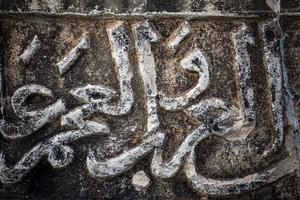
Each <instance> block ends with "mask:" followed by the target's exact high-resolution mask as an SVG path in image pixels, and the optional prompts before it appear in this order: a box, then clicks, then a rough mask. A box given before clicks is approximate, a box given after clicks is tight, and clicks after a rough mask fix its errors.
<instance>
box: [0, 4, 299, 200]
mask: <svg viewBox="0 0 300 200" xmlns="http://www.w3.org/2000/svg"><path fill="white" fill-rule="evenodd" d="M278 3H279V2H278V1H275V0H274V1H272V0H267V1H264V0H229V1H223V0H169V1H167V0H165V1H164V0H126V1H124V0H122V1H121V0H89V1H79V0H57V1H55V0H26V1H18V0H11V1H7V0H0V11H1V14H0V58H1V60H0V62H1V67H2V71H1V73H2V75H1V76H2V79H1V80H2V81H1V84H2V85H1V86H2V90H1V92H0V98H1V99H2V100H1V101H0V103H2V102H3V105H0V106H3V107H4V108H3V116H1V119H0V120H3V117H4V118H5V120H6V121H7V122H9V123H11V124H12V127H8V128H6V129H3V128H2V126H4V125H3V124H0V126H1V129H2V130H1V131H7V132H6V133H8V135H13V134H14V131H17V130H16V127H17V125H18V127H19V125H20V127H22V130H23V129H24V130H26V131H27V132H26V134H25V133H24V134H23V135H22V137H19V138H17V139H14V138H9V137H7V136H5V134H3V132H2V134H1V137H0V152H2V153H3V155H5V161H6V165H7V166H8V167H11V168H13V167H14V166H22V167H23V168H24V171H26V170H27V169H26V170H25V168H26V166H27V164H26V165H16V163H18V162H21V161H20V160H21V158H22V157H24V156H25V157H26V156H27V157H30V156H31V157H32V158H33V160H34V161H33V162H31V161H28V162H24V163H31V164H30V165H31V167H30V168H29V170H28V172H27V171H26V173H25V172H24V171H22V170H23V168H22V170H20V171H18V172H17V173H15V174H14V172H11V173H9V172H8V171H9V170H7V169H5V168H3V166H4V165H3V163H2V160H3V158H1V163H0V178H1V181H0V199H46V200H48V199H243V200H244V199H245V200H250V199H291V200H298V199H300V176H299V157H300V155H298V156H297V153H298V154H299V151H297V147H298V148H300V138H299V137H298V130H297V126H298V121H297V116H298V118H299V117H300V102H299V101H300V84H299V78H300V70H299V69H300V58H299V55H300V43H299V41H300V17H299V12H300V3H299V2H298V1H297V0H285V1H284V0H283V1H282V2H281V9H279V7H278V6H279V4H278ZM30 13H33V14H30ZM49 14H51V15H49ZM273 20H275V21H273ZM276 20H278V23H277V22H276ZM147 22H148V23H149V25H150V28H151V30H150V29H148V28H149V27H147ZM183 23H188V26H189V28H190V32H189V33H188V34H186V35H184V36H182V38H183V39H182V41H180V42H179V44H178V47H177V49H172V48H169V47H168V45H169V43H170V40H172V39H174V38H175V36H176V35H178V33H179V32H180V31H179V30H180V27H181V26H182V24H183ZM114 28H116V29H114ZM243 28H244V29H243ZM241 30H242V31H241ZM243 30H245V32H243ZM281 30H282V31H283V32H282V33H281V32H280V31H281ZM152 31H153V32H152ZM239 31H240V32H239ZM236 33H241V34H240V35H239V34H236ZM110 34H111V35H110ZM155 34H157V35H156V36H160V37H157V38H156V37H155ZM244 34H245V35H244ZM34 38H36V39H35V40H34ZM37 38H38V39H37ZM179 38H180V37H179ZM249 38H253V41H248V42H247V41H246V40H250V39H249ZM283 39H284V40H283ZM151 40H152V42H151V43H147V42H148V41H151ZM155 40H157V41H156V42H155ZM244 44H246V46H243V45H244ZM114 45H115V46H114ZM147 45H151V48H150V49H147V47H149V46H147ZM25 49H27V51H26V50H25ZM195 49H198V50H201V52H202V53H203V56H204V58H205V60H206V62H207V65H208V72H209V84H208V85H207V86H205V88H204V89H203V90H201V92H200V94H199V95H196V97H189V98H187V99H188V100H187V101H188V103H187V105H183V106H182V107H183V108H179V109H176V110H175V111H172V109H163V106H162V105H159V104H162V103H161V102H160V100H161V98H162V95H165V96H168V97H177V96H184V95H186V94H187V92H186V91H189V90H190V89H191V88H193V87H196V86H197V81H198V79H199V77H201V76H203V73H204V72H203V71H205V69H204V68H202V69H200V70H199V71H197V70H187V69H184V68H182V67H183V66H182V65H183V64H182V63H181V61H182V60H184V59H185V58H187V57H188V56H189V55H192V53H191V52H193V50H195ZM24 50H25V51H24ZM139 50H141V51H140V52H143V51H145V52H147V53H146V54H138V52H139ZM148 50H149V51H148ZM24 52H25V53H24ZM149 52H152V54H151V53H149ZM21 55H23V56H21ZM24 55H25V56H24ZM143 56H144V57H143ZM151 56H153V58H154V63H152V62H151ZM126 58H127V59H128V60H129V61H130V64H129V65H128V63H127V61H128V60H126ZM118 59H119V61H120V62H119V61H118ZM141 59H144V60H145V61H147V62H140V60H141ZM247 59H249V60H247ZM283 59H284V60H283ZM118 62H119V63H118ZM66 63H67V64H66ZM118 64H119V65H118ZM152 64H154V67H155V68H154V71H153V69H152V71H151V70H150V69H149V71H147V72H146V73H143V72H141V70H143V66H147V67H153V66H152ZM193 64H194V65H195V66H201V64H202V65H203V60H201V59H198V60H193V61H192V62H191V65H193ZM58 65H61V66H67V67H66V70H65V71H63V73H60V72H59V69H58ZM186 65H188V64H186ZM204 65H205V64H204ZM239 66H241V67H242V68H239ZM246 66H249V67H250V72H249V74H250V76H249V78H244V79H242V78H241V77H240V76H246V75H247V72H246V71H241V70H243V67H245V68H246ZM118 67H119V68H118ZM127 67H129V68H130V71H131V72H132V74H133V77H132V79H130V77H126V74H127V76H129V74H131V73H130V72H125V73H124V74H122V73H123V72H122V71H120V68H121V69H127ZM273 69H274V70H273ZM276 69H279V72H278V71H276ZM239 70H240V71H239ZM280 72H282V73H280ZM155 73H156V76H157V79H156V81H154V82H155V86H154V85H151V84H153V82H151V81H149V80H147V77H150V79H151V78H153V77H155ZM245 74H246V75H245ZM272 74H273V75H272ZM122 75H123V76H122ZM126 78H127V80H125V79H126ZM126 81H127V82H126ZM243 81H244V85H243V83H242V82H243ZM120 82H121V84H120ZM130 82H131V83H130ZM29 84H39V85H42V86H45V87H46V88H48V89H50V90H51V91H52V92H53V95H52V97H51V95H50V96H49V95H46V96H45V95H41V94H39V95H36V94H33V95H30V96H29V98H27V99H26V101H24V102H23V103H22V104H21V107H22V106H24V107H25V106H26V107H27V108H28V110H29V111H34V110H37V109H42V108H45V107H46V106H49V105H52V104H54V103H55V102H57V101H58V100H63V102H64V104H65V106H66V108H65V109H61V110H59V111H57V110H56V111H57V113H59V114H61V112H62V113H63V114H62V115H63V116H66V115H67V114H68V113H69V112H70V111H71V110H73V109H76V108H81V107H82V106H84V105H87V104H91V106H90V108H91V110H93V109H94V110H96V109H99V105H97V104H96V103H94V104H93V100H94V99H96V100H97V99H99V98H100V99H106V100H105V101H107V102H108V106H106V102H104V105H105V106H104V107H105V109H106V110H105V109H103V110H104V111H102V110H101V108H102V107H103V106H102V104H101V105H100V107H101V106H102V107H101V108H100V109H99V110H101V112H100V111H99V112H96V113H93V112H92V111H90V110H89V111H86V112H91V114H86V113H84V115H86V116H87V117H86V118H84V122H81V121H80V122H72V123H71V122H69V121H68V120H66V121H63V120H62V119H68V117H66V118H64V117H61V116H57V115H58V114H55V115H54V116H53V117H50V119H49V120H48V118H47V124H46V125H44V124H42V125H41V126H42V128H40V126H38V125H35V126H36V127H38V128H35V129H34V128H33V127H32V126H33V125H32V123H33V122H32V121H30V120H29V121H28V120H27V118H26V117H25V118H24V119H23V121H22V120H21V119H20V116H18V115H17V114H16V108H15V107H14V106H13V105H12V104H11V100H12V99H13V98H14V93H15V92H16V90H18V89H19V88H20V87H22V86H24V85H29ZM87 84H90V85H97V86H103V88H105V91H104V89H103V88H101V89H100V92H99V93H96V94H94V96H93V95H91V96H89V95H86V93H84V94H83V96H80V95H79V96H76V95H74V94H73V95H72V94H71V93H70V91H71V90H72V89H74V88H78V87H81V86H85V85H87ZM122 84H123V86H125V87H124V88H125V90H126V91H127V92H128V91H129V89H128V88H130V87H132V91H133V99H134V102H133V103H132V105H131V101H130V95H129V96H128V94H125V96H126V95H127V99H126V100H125V101H124V102H123V103H125V104H124V105H126V106H129V107H128V108H129V110H128V112H127V109H126V111H124V112H123V111H122V112H123V113H122V114H118V113H120V112H121V111H120V110H119V109H116V107H118V106H115V109H116V110H110V108H111V107H109V105H110V103H113V105H114V103H115V104H116V103H117V102H120V100H119V99H120V98H122V95H124V94H123V91H122V88H123V86H122ZM147 84H148V86H147ZM149 85H150V86H149ZM200 85H201V84H200ZM128 86H129V87H128ZM155 87H157V90H158V92H159V95H156V94H155V91H154V90H155ZM126 88H127V89H126ZM249 88H250V89H251V90H252V91H253V95H251V94H250V93H252V92H250V93H249V92H248V91H249V90H248V89H249ZM81 89H82V88H81ZM102 89H103V90H102ZM114 91H115V94H114ZM245 91H246V92H245ZM278 91H279V93H278ZM89 92H90V91H89ZM101 92H102V93H101ZM247 92H248V93H247ZM129 93H130V92H129ZM290 93H291V95H293V101H290V98H291V95H290ZM77 94H78V93H77ZM151 94H155V97H154V98H153V99H151V101H150V100H149V99H150V98H151ZM85 95H86V96H85ZM113 95H114V96H113ZM85 97H88V99H85ZM214 98H218V99H220V100H222V101H224V102H225V103H226V105H225V106H227V107H230V108H238V109H239V108H241V110H243V109H244V111H245V110H246V111H245V112H248V110H250V111H251V109H253V112H255V117H251V116H250V117H249V116H248V115H247V114H245V116H246V119H245V120H244V122H243V123H245V124H246V125H245V127H243V129H242V128H239V129H238V130H237V131H236V132H235V131H233V130H231V131H229V135H228V133H227V132H226V131H225V130H223V129H222V127H221V125H219V124H218V123H217V124H216V123H215V122H214V120H216V119H217V118H218V117H219V115H221V114H222V112H225V111H224V108H223V107H224V106H223V107H222V109H221V108H220V109H219V110H209V109H208V111H207V113H205V115H203V116H202V115H201V116H198V117H199V118H196V117H192V116H191V115H190V114H191V113H193V112H192V111H193V110H192V111H191V110H190V111H189V112H188V111H187V108H189V107H192V106H193V105H200V103H201V102H203V100H207V99H209V100H211V99H214ZM251 98H253V105H252V106H251ZM276 98H279V102H278V100H276ZM17 100H18V101H16V102H20V101H21V100H20V99H17ZM212 102H213V100H212ZM126 103H127V104H126ZM293 103H294V104H293ZM149 104H152V106H154V107H155V108H153V107H152V108H151V109H152V110H151V112H147V107H146V105H149ZM182 104H184V103H182ZM277 104H278V105H277ZM93 105H94V106H93ZM117 105H121V107H122V105H123V104H122V102H121V103H119V104H118V103H117ZM130 106H131V107H130ZM281 106H282V107H281ZM227 107H226V108H227ZM280 108H282V109H283V110H281V109H280ZM17 109H18V108H17ZM153 109H157V111H155V110H153ZM294 109H295V110H296V116H294V115H293V110H294ZM225 110H226V109H225ZM241 110H240V112H242V111H241ZM156 112H157V116H158V120H159V122H157V121H155V120H154V121H151V119H150V120H149V119H148V121H147V116H148V117H149V116H150V117H152V116H153V115H156V114H155V113H156ZM281 112H282V116H283V117H282V119H283V121H282V126H281V125H280V124H281V122H280V120H279V119H278V118H276V117H274V116H276V114H278V116H281V114H280V113H281ZM107 113H108V114H107ZM23 114H24V111H23ZM25 114H26V113H25ZM194 114H195V113H194ZM1 115H2V111H1ZM195 115H197V114H195ZM242 115H243V112H242ZM39 116H40V115H39ZM247 116H248V117H247ZM27 117H28V116H27ZM231 117H232V118H231ZM235 117H236V116H230V117H229V118H228V120H227V121H226V120H225V121H221V123H224V124H222V125H224V126H225V127H227V126H228V127H230V126H232V124H234V123H235V122H237V121H238V119H237V118H235ZM29 118H30V117H29ZM76 119H77V118H76ZM201 120H203V121H201ZM91 121H92V122H97V123H95V124H94V123H92V124H91V123H90V122H91ZM28 122H30V123H28ZM34 122H35V121H34ZM35 123H36V122H35ZM199 123H200V124H201V123H203V124H205V123H207V124H208V126H207V128H206V130H209V131H208V132H209V136H205V137H204V138H203V139H201V140H200V142H199V143H197V145H195V146H194V147H195V148H194V152H195V153H194V154H195V155H194V156H195V168H196V171H197V173H199V174H201V175H203V176H205V177H207V178H211V179H213V180H219V181H221V183H220V184H222V183H225V182H226V181H232V183H233V185H235V184H237V185H238V183H239V181H240V180H239V178H242V182H243V181H244V182H247V181H250V180H251V177H246V176H247V175H252V176H255V175H257V174H258V175H260V174H263V175H266V174H267V175H266V176H268V173H266V172H267V170H270V169H272V168H273V167H275V168H276V169H275V170H274V171H272V170H270V174H271V175H270V178H268V177H267V178H266V177H264V176H261V177H259V180H260V181H256V182H253V183H250V184H245V185H238V186H237V187H229V186H228V187H225V186H224V187H223V186H220V187H221V189H220V190H218V189H217V185H218V184H217V183H216V185H215V186H216V188H214V189H212V190H210V189H207V190H206V191H205V190H197V189H196V188H195V187H194V186H193V183H192V182H191V180H190V179H189V178H188V177H187V173H188V172H189V171H188V170H187V169H186V168H188V167H190V166H189V165H188V164H185V163H186V160H187V157H188V155H187V156H185V157H183V158H182V160H181V163H182V165H185V166H181V165H180V166H179V168H178V171H176V173H175V175H174V176H172V177H167V178H164V177H163V172H161V173H159V172H157V171H155V169H157V166H156V167H155V164H153V162H157V163H159V161H157V159H158V158H159V156H157V155H156V156H155V155H153V151H154V149H155V150H159V149H160V148H161V146H160V145H162V146H163V147H164V150H163V152H162V159H163V162H164V163H167V162H169V161H170V160H171V159H172V158H173V156H176V155H177V154H178V152H179V150H178V149H179V147H180V146H181V145H182V144H183V143H184V141H186V140H187V138H188V136H189V135H190V134H191V133H193V131H194V130H195V129H197V127H198V126H199ZM82 124H83V125H85V126H84V127H80V126H81V125H82ZM253 124H254V125H253ZM94 125H95V126H94ZM99 125H100V127H98V126H99ZM151 125H153V126H151ZM156 125H157V126H158V127H156ZM106 127H109V129H110V130H109V131H110V132H109V133H107V132H106V131H107V129H106ZM93 128H94V129H93ZM280 128H282V129H283V132H282V136H283V138H282V143H280V136H281V132H280ZM91 129H93V130H91ZM76 130H79V132H76ZM98 130H102V131H100V132H103V133H102V134H98V132H99V131H98ZM149 130H150V131H149ZM151 130H152V131H151ZM66 131H70V132H67V133H70V134H71V136H70V137H69V138H68V139H66V140H65V141H64V142H65V143H60V142H57V141H56V140H55V137H56V136H57V135H59V134H61V135H63V134H64V133H65V132H66ZM80 131H82V132H80ZM223 131H224V132H223ZM158 133H160V134H161V133H163V134H164V138H165V139H164V142H163V143H162V144H161V143H160V142H159V141H156V140H155V139H154V140H153V141H152V140H150V143H146V142H145V141H148V140H147V138H148V136H149V135H150V136H155V135H157V134H158ZM27 134H28V135H27ZM72 134H73V135H72ZM66 135H67V134H66ZM145 135H146V136H145ZM66 137H67V136H66ZM53 138H54V139H53ZM74 138H75V139H76V140H75V139H74ZM150 138H151V137H150ZM277 139H278V141H277ZM157 140H158V139H157ZM191 141H193V140H191ZM40 142H41V143H40ZM277 142H278V143H279V144H278V143H277ZM156 143H157V144H156ZM190 143H192V142H190ZM141 144H146V145H145V146H144V147H143V148H144V149H147V148H148V149H151V150H149V152H147V153H145V154H144V155H142V156H141V158H135V157H134V156H133V154H130V152H131V150H132V149H135V148H136V147H137V146H139V145H141ZM37 146H38V148H39V149H38V150H37V151H35V152H43V154H41V155H39V154H33V156H32V155H31V154H28V152H31V151H33V149H34V147H37ZM52 147H53V148H52ZM69 148H72V149H73V150H74V152H73V153H70V152H71V150H69ZM141 149H142V148H141ZM141 149H139V151H140V152H141V151H142V150H141ZM182 149H183V151H182V152H184V150H187V151H189V148H188V147H186V148H182ZM66 152H68V153H67V154H65V155H64V153H66ZM128 152H129V153H128ZM122 153H125V155H126V158H128V159H129V161H132V162H133V160H135V159H136V161H134V162H133V163H134V164H127V165H126V167H125V170H124V171H123V173H121V174H120V175H119V174H118V175H116V176H115V177H114V175H111V176H107V177H105V178H103V177H104V175H103V177H101V176H102V175H101V173H100V172H101V171H100V172H99V171H97V167H98V168H99V167H101V166H102V165H101V163H100V164H98V165H94V168H96V169H94V168H93V167H91V166H90V165H89V164H88V162H87V160H89V159H90V160H92V162H93V161H94V160H96V161H98V162H100V161H103V160H105V159H111V158H115V157H118V156H119V155H121V154H122ZM126 153H128V154H126ZM91 155H92V156H91ZM136 155H137V154H136ZM51 156H52V157H51ZM72 156H74V158H73V159H72ZM37 158H38V159H37ZM175 160H176V159H175ZM178 160H180V159H178ZM32 163H34V164H32ZM116 163H117V164H115V165H112V166H117V167H119V165H118V164H120V163H121V160H120V161H118V162H116ZM95 166H96V167H95ZM53 167H54V168H53ZM55 167H56V168H55ZM20 168H21V167H20ZM170 168H171V167H170ZM92 169H94V171H93V172H92V171H91V170H92ZM6 170H7V171H6ZM161 170H162V169H161ZM140 171H144V172H145V174H146V176H147V177H148V178H149V179H150V183H149V187H148V186H147V187H145V188H144V189H136V188H137V187H135V186H136V185H135V184H133V180H132V179H133V177H134V175H136V173H137V172H140ZM158 171H159V170H158ZM162 171H163V170H162ZM166 171H167V170H166ZM102 172H105V171H102ZM273 172H274V173H273ZM11 174H14V175H11ZM20 174H21V175H20ZM17 175H20V177H19V178H20V179H18V180H16V178H15V177H14V176H17ZM10 176H12V177H10ZM256 180H257V179H256ZM135 181H136V180H135ZM13 182H14V183H13ZM200 185H201V184H200ZM207 187H208V186H207ZM226 188H230V189H226ZM247 188H251V189H250V191H248V190H247ZM216 191H220V193H222V194H219V193H217V192H216ZM208 193H211V194H208ZM236 193H239V194H236ZM213 194H215V195H213Z"/></svg>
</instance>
